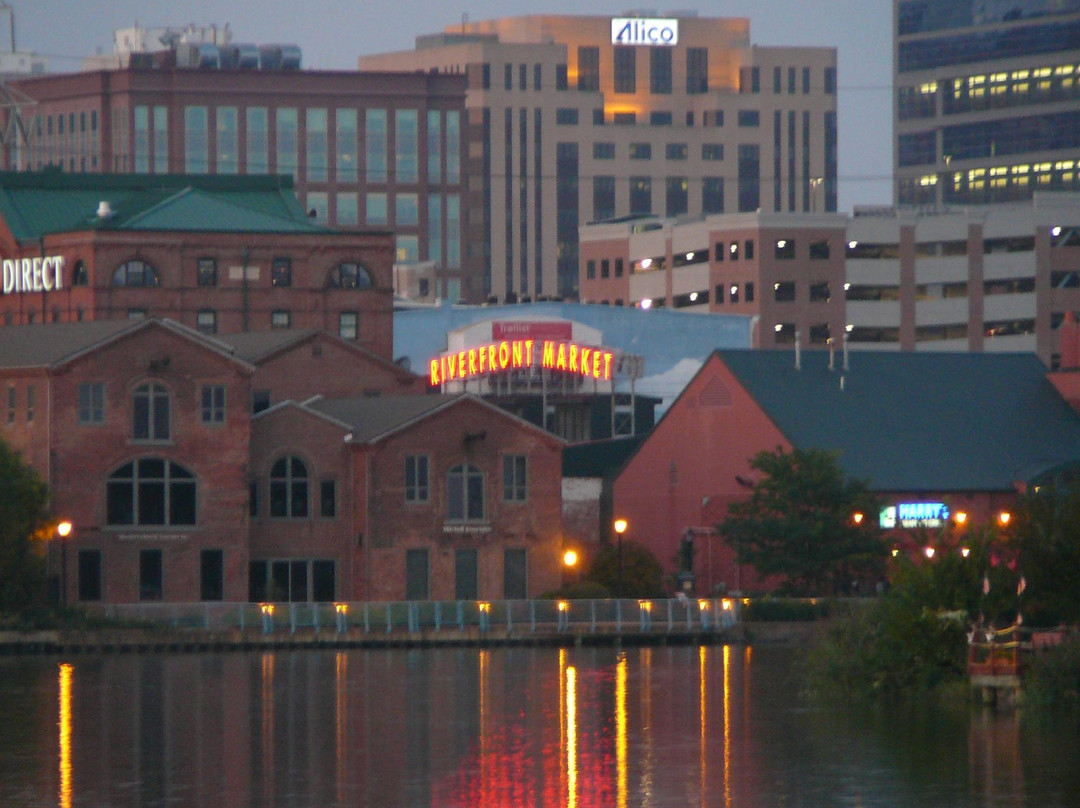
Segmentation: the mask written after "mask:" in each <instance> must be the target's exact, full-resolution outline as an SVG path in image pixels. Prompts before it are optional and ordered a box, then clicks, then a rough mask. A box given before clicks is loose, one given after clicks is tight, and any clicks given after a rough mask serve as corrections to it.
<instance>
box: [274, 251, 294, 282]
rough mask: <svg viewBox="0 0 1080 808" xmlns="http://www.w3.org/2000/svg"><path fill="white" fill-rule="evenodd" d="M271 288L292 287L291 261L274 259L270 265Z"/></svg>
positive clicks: (289, 259) (288, 259)
mask: <svg viewBox="0 0 1080 808" xmlns="http://www.w3.org/2000/svg"><path fill="white" fill-rule="evenodd" d="M270 285H271V286H292V259H291V258H275V259H274V260H273V262H272V263H271V264H270Z"/></svg>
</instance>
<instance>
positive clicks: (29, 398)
mask: <svg viewBox="0 0 1080 808" xmlns="http://www.w3.org/2000/svg"><path fill="white" fill-rule="evenodd" d="M36 409H37V395H36V394H35V391H34V385H32V384H28V385H27V386H26V421H27V423H29V422H30V421H33V420H34V411H35V410H36Z"/></svg>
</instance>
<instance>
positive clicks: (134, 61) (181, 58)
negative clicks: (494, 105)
mask: <svg viewBox="0 0 1080 808" xmlns="http://www.w3.org/2000/svg"><path fill="white" fill-rule="evenodd" d="M128 56H129V57H130V59H129V60H128V64H127V66H126V67H124V68H119V69H109V70H95V71H84V72H79V73H64V74H55V75H46V76H41V77H36V78H27V79H23V80H20V81H15V82H12V83H11V86H12V88H13V89H15V90H17V91H18V92H19V93H20V94H21V96H24V97H26V98H29V99H30V100H32V101H33V102H36V103H34V104H33V106H23V107H22V108H21V109H20V110H19V114H20V115H21V123H20V125H19V129H18V131H19V132H21V133H25V136H23V137H17V138H12V139H10V140H9V141H8V142H6V143H5V148H4V150H3V155H2V157H0V161H2V163H3V167H4V168H7V169H12V170H42V169H45V168H47V167H50V166H53V167H58V168H59V169H60V170H62V171H64V172H71V173H110V172H111V173H138V174H218V175H241V176H242V175H267V174H288V175H291V176H292V177H293V180H294V188H295V190H296V193H297V196H298V197H299V199H300V201H301V203H302V204H303V205H304V207H305V210H307V211H308V212H309V215H310V216H311V218H312V220H313V221H314V222H315V223H318V224H329V225H332V226H337V227H340V228H345V229H351V228H357V227H367V228H375V229H379V230H393V231H394V234H395V256H394V263H395V264H397V265H416V264H419V263H424V264H425V265H427V266H429V267H431V268H433V272H434V274H435V277H436V280H437V285H438V287H439V288H438V290H437V291H436V293H435V295H434V296H436V297H441V298H448V299H451V300H454V301H456V300H457V299H458V298H459V297H462V296H463V295H466V294H467V292H468V290H467V289H466V288H463V286H462V279H463V277H465V276H467V275H469V273H468V272H467V271H466V268H465V267H464V265H463V256H462V241H463V238H462V235H463V229H464V224H463V219H462V214H461V207H462V203H461V199H462V195H463V193H464V189H465V185H464V182H463V179H462V176H463V175H462V171H461V166H462V161H463V157H464V154H465V152H464V142H463V138H462V134H461V128H462V124H463V120H462V119H463V116H464V109H465V106H464V93H465V85H464V78H463V77H461V76H453V75H436V74H422V73H411V74H405V73H394V74H387V73H372V72H357V71H311V70H302V69H300V53H299V51H298V50H297V49H296V48H295V47H292V48H289V47H284V46H262V47H256V46H253V45H252V46H244V45H219V44H214V43H208V42H203V41H200V42H196V43H190V42H181V41H178V42H177V43H175V47H174V48H172V49H170V50H166V51H158V52H156V53H150V54H147V53H138V52H136V53H131V54H128ZM15 112H16V110H15V108H14V107H10V106H9V107H7V108H3V109H0V126H2V127H3V129H2V131H13V130H11V124H12V122H11V121H10V117H11V116H12V115H14V114H15Z"/></svg>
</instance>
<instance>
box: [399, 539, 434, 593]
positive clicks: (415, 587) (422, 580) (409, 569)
mask: <svg viewBox="0 0 1080 808" xmlns="http://www.w3.org/2000/svg"><path fill="white" fill-rule="evenodd" d="M430 579H431V573H430V570H429V563H428V551H427V550H418V549H414V550H406V551H405V600H427V599H428V595H429V585H430Z"/></svg>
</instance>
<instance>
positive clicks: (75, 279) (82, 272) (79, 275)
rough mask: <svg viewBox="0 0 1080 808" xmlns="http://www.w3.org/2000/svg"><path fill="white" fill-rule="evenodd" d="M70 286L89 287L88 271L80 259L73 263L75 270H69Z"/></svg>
mask: <svg viewBox="0 0 1080 808" xmlns="http://www.w3.org/2000/svg"><path fill="white" fill-rule="evenodd" d="M71 285H72V286H89V285H90V271H89V270H88V269H87V268H86V264H85V263H84V262H83V260H82V259H81V258H80V259H79V260H78V261H76V262H75V268H74V269H73V270H71Z"/></svg>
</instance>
